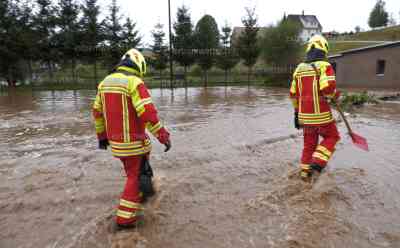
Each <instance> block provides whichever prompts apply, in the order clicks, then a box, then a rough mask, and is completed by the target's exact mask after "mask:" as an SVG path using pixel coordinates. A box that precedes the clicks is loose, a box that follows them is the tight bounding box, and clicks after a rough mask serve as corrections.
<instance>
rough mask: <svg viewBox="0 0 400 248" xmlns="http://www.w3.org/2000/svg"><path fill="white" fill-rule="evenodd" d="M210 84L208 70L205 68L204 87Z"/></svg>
mask: <svg viewBox="0 0 400 248" xmlns="http://www.w3.org/2000/svg"><path fill="white" fill-rule="evenodd" d="M207 86H208V70H207V69H206V70H204V87H206V88H207Z"/></svg>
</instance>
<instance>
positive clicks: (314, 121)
mask: <svg viewBox="0 0 400 248" xmlns="http://www.w3.org/2000/svg"><path fill="white" fill-rule="evenodd" d="M313 64H314V65H315V69H316V70H317V72H318V74H317V72H316V71H315V69H314V68H313V66H312V65H311V64H308V63H301V64H300V65H298V67H297V69H296V71H295V72H294V74H293V81H292V83H291V86H290V97H291V99H292V102H293V106H294V108H295V109H296V111H298V112H299V121H300V123H301V124H303V125H323V124H328V123H331V122H333V121H334V119H333V116H332V111H331V108H330V106H329V104H328V101H327V98H335V97H337V96H338V92H337V91H336V78H335V72H334V70H333V68H332V66H331V64H329V63H328V62H325V61H317V62H313Z"/></svg>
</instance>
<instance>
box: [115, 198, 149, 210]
mask: <svg viewBox="0 0 400 248" xmlns="http://www.w3.org/2000/svg"><path fill="white" fill-rule="evenodd" d="M119 205H120V206H123V207H126V208H135V209H139V210H144V208H143V206H142V204H140V203H135V202H131V201H127V200H124V199H120V201H119Z"/></svg>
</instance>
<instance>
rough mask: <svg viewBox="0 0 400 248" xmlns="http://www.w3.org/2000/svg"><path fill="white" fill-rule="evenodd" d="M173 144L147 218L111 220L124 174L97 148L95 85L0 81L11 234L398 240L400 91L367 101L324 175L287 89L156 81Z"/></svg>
mask: <svg viewBox="0 0 400 248" xmlns="http://www.w3.org/2000/svg"><path fill="white" fill-rule="evenodd" d="M152 96H153V98H154V101H155V102H156V104H157V106H159V111H160V115H161V117H162V119H164V120H165V122H166V124H167V125H168V126H169V127H170V130H171V132H172V137H173V150H172V151H171V152H170V153H167V154H164V153H162V147H161V146H160V145H158V144H156V142H154V143H155V146H154V147H155V149H154V152H153V154H152V165H153V167H154V169H155V173H156V175H157V178H156V182H157V186H158V194H157V196H156V197H155V198H154V199H152V201H151V202H150V203H148V204H147V212H146V222H145V226H143V227H142V228H141V229H139V230H138V231H136V232H135V231H133V232H132V231H131V232H121V233H118V234H111V233H110V232H109V231H108V226H109V223H110V222H111V219H112V216H113V208H114V207H115V205H116V204H117V202H118V196H119V193H120V192H121V190H122V186H123V184H124V174H123V171H122V167H121V165H120V162H119V161H118V160H117V159H114V158H112V157H111V155H110V153H109V152H102V151H99V150H97V149H96V146H97V143H96V139H95V135H94V131H93V127H92V126H93V125H92V123H91V115H90V105H91V103H92V100H93V97H94V91H75V92H72V91H71V92H68V91H67V92H34V93H13V92H8V93H2V95H0V139H1V141H2V142H1V143H0V158H1V161H0V230H1V232H0V247H2V248H3V247H4V248H8V247H12V248H13V247H282V248H283V247H293V248H297V247H299V248H300V247H307V248H308V247H310V248H311V247H363V248H364V247H367V248H368V247H400V215H399V213H400V184H399V183H398V182H399V179H398V178H399V177H400V162H399V160H400V153H399V149H400V103H397V102H389V103H382V104H379V105H376V106H367V107H364V108H362V109H359V110H357V111H356V114H355V115H352V116H351V118H350V122H351V123H352V124H353V126H354V130H356V132H357V133H359V134H361V135H363V136H365V137H366V138H367V139H368V141H369V143H370V148H371V152H369V153H365V152H362V151H359V150H357V149H356V148H354V147H353V146H352V145H351V143H350V141H349V139H348V137H347V136H346V135H345V130H344V129H343V124H342V123H341V124H339V126H340V129H341V131H342V137H343V139H342V141H341V143H340V144H339V146H338V151H337V153H336V154H335V156H334V159H333V161H332V162H331V164H330V167H329V170H328V172H327V173H326V174H324V175H322V176H321V178H320V180H319V181H318V182H317V183H316V184H315V185H314V186H313V187H310V185H307V184H304V183H302V182H300V181H299V180H298V179H297V177H296V176H291V174H292V173H291V172H292V171H293V170H294V169H295V168H296V166H297V164H298V160H299V157H300V150H301V148H302V139H301V133H300V132H299V131H297V130H295V129H294V128H292V109H291V106H290V103H289V101H288V99H287V97H286V96H287V93H286V91H282V90H277V89H257V88H251V89H248V88H209V89H207V90H205V89H200V88H191V89H188V90H184V89H180V90H176V91H174V93H171V91H169V90H164V91H160V90H152Z"/></svg>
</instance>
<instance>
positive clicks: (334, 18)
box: [99, 0, 400, 43]
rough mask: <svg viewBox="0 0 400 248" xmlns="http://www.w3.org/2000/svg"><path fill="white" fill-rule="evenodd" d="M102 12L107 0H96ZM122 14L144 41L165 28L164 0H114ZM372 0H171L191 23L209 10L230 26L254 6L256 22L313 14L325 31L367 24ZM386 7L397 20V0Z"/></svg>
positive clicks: (173, 8)
mask: <svg viewBox="0 0 400 248" xmlns="http://www.w3.org/2000/svg"><path fill="white" fill-rule="evenodd" d="M99 1H100V3H101V5H102V7H103V13H104V11H105V10H106V6H107V5H108V4H109V2H111V0H99ZM117 2H118V4H119V5H120V6H121V11H122V12H123V13H124V15H125V17H127V16H129V17H131V18H132V19H133V20H134V21H136V22H137V24H138V28H139V30H140V33H141V34H142V36H144V38H145V42H146V43H149V42H151V35H150V31H151V30H152V29H153V28H154V25H155V24H156V23H157V22H158V21H160V22H161V23H163V24H164V25H165V30H166V31H168V29H167V28H168V0H144V1H137V0H117ZM375 3H376V0H336V1H335V0H330V1H310V0H303V1H296V0H278V1H267V0H197V1H195V0H171V12H172V20H173V22H174V20H175V17H176V9H177V8H178V7H179V6H182V4H185V5H186V6H188V7H189V9H190V12H191V15H192V21H193V22H194V24H196V22H197V21H198V20H199V19H200V18H201V17H202V16H203V15H204V14H210V15H212V16H214V18H215V19H216V20H217V22H218V25H219V27H220V28H221V26H222V25H224V23H225V22H227V23H228V24H229V25H231V26H240V25H241V18H242V16H243V15H244V13H245V12H244V8H245V7H247V6H255V7H256V13H257V15H258V19H259V24H260V26H266V25H268V24H271V23H276V22H277V21H278V20H279V19H281V18H282V16H283V14H284V13H285V12H286V13H287V14H301V12H302V11H303V10H304V11H305V14H313V15H316V16H317V17H318V19H319V21H320V22H321V24H322V26H323V29H324V32H326V31H332V30H336V31H351V30H354V28H355V27H356V26H357V25H359V26H361V27H362V28H364V29H367V28H368V17H369V13H370V11H371V10H372V8H373V6H374V5H375ZM386 10H387V11H388V12H389V13H393V15H394V17H395V19H396V21H397V22H399V19H400V15H399V12H400V0H386Z"/></svg>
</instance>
